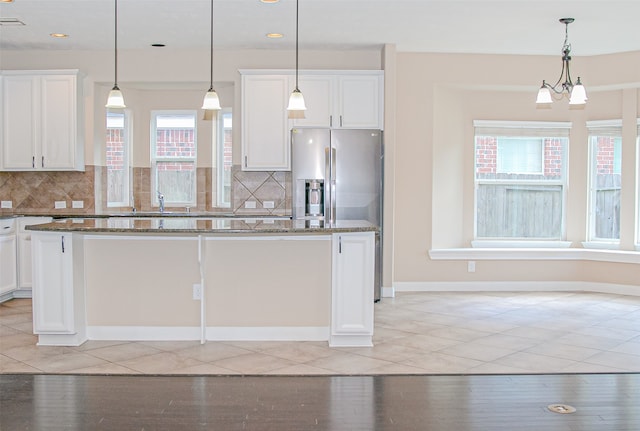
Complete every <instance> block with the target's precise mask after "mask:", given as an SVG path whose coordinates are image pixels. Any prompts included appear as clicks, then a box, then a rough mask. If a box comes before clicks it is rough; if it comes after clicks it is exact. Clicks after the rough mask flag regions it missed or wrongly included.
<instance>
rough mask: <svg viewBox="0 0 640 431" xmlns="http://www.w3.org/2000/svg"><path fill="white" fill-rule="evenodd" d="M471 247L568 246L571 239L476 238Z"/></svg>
mask: <svg viewBox="0 0 640 431" xmlns="http://www.w3.org/2000/svg"><path fill="white" fill-rule="evenodd" d="M471 247H473V248H512V247H514V248H515V247H517V248H569V247H571V241H555V240H552V241H544V240H512V241H511V240H501V239H496V240H491V239H476V240H473V241H471Z"/></svg>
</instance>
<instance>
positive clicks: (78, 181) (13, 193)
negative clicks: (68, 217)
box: [0, 166, 95, 214]
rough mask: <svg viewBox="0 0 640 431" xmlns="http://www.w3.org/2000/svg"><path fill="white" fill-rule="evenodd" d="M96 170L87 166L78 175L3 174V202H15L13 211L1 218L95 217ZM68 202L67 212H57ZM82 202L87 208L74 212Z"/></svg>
mask: <svg viewBox="0 0 640 431" xmlns="http://www.w3.org/2000/svg"><path fill="white" fill-rule="evenodd" d="M94 181H95V169H94V167H93V166H86V167H85V171H84V172H78V171H55V172H54V171H34V172H0V200H3V201H12V208H11V209H6V208H2V209H0V214H42V213H46V214H58V213H59V214H65V213H73V214H92V213H94V212H95V200H94V184H95V183H94ZM60 201H64V202H65V205H66V209H54V208H55V203H56V202H60ZM73 201H76V202H78V201H82V206H83V208H72V203H73Z"/></svg>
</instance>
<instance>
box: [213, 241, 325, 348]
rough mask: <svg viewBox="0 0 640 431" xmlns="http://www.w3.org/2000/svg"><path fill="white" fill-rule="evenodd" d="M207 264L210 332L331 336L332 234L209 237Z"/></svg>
mask: <svg viewBox="0 0 640 431" xmlns="http://www.w3.org/2000/svg"><path fill="white" fill-rule="evenodd" d="M205 263H206V265H205V271H206V275H205V279H206V283H205V285H206V286H205V288H206V290H205V295H206V299H205V300H206V319H207V327H209V328H211V327H244V328H247V327H254V328H259V327H272V328H274V327H278V328H282V327H299V328H300V327H315V328H326V334H327V335H328V327H329V324H330V313H331V237H330V235H314V236H309V235H298V236H266V237H260V236H254V237H249V236H244V237H230V236H229V237H208V238H207V240H206V247H205ZM248 333H249V332H248ZM245 334H247V333H245Z"/></svg>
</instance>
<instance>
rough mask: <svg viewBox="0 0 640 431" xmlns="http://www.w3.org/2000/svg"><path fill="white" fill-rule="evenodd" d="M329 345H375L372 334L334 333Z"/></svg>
mask: <svg viewBox="0 0 640 431" xmlns="http://www.w3.org/2000/svg"><path fill="white" fill-rule="evenodd" d="M329 347H373V337H372V336H371V335H332V336H331V337H330V338H329Z"/></svg>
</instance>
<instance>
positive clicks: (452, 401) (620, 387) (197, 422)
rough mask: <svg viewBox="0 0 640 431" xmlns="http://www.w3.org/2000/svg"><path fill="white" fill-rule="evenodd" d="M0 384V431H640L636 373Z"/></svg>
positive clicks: (39, 379) (55, 378)
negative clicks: (556, 408) (567, 409)
mask: <svg viewBox="0 0 640 431" xmlns="http://www.w3.org/2000/svg"><path fill="white" fill-rule="evenodd" d="M0 389H1V390H0V429H1V430H3V431H14V430H47V431H49V430H83V431H84V430H145V431H148V430H225V431H226V430H278V431H286V430H429V431H438V430H447V431H460V430H478V431H480V430H482V431H500V430H505V431H506V430H509V431H513V430H518V431H528V430H531V431H533V430H535V431H542V430H544V431H556V430H557V431H574V430H575V431H589V430H594V431H596V430H597V431H605V430H606V431H613V430H636V431H637V430H640V374H566V375H560V374H556V375H477V376H473V375H471V376H469V375H466V376H460V375H452V376H447V375H439V376H424V375H413V376H412V375H403V376H380V375H378V376H370V377H369V376H309V377H306V376H295V377H294V376H284V377H280V376H98V375H38V374H35V375H33V374H12V375H10V374H5V375H0ZM556 403H562V404H568V405H571V406H573V407H575V408H576V409H577V411H576V412H575V413H572V414H559V413H553V412H551V411H549V409H548V408H547V406H549V405H550V404H556Z"/></svg>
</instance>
